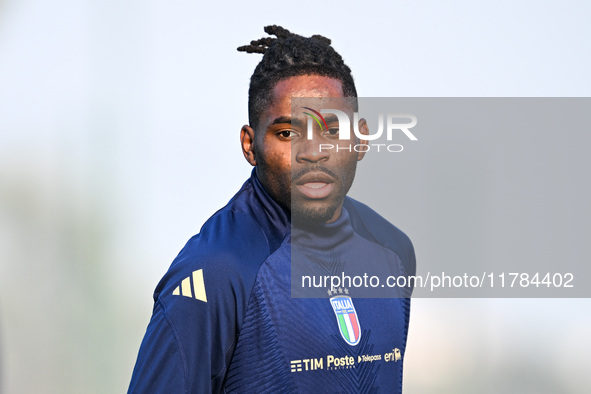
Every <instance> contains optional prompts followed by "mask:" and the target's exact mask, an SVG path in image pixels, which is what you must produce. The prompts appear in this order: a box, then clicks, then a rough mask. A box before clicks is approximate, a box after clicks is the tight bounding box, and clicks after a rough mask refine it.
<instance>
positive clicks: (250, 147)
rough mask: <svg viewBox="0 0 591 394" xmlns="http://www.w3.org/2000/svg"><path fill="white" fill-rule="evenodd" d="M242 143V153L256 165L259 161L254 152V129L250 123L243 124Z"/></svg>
mask: <svg viewBox="0 0 591 394" xmlns="http://www.w3.org/2000/svg"><path fill="white" fill-rule="evenodd" d="M240 144H241V145H242V154H244V158H245V159H246V161H247V162H249V163H250V165H251V166H256V165H257V161H256V159H255V154H254V130H253V129H252V127H250V126H248V125H244V126H242V130H240Z"/></svg>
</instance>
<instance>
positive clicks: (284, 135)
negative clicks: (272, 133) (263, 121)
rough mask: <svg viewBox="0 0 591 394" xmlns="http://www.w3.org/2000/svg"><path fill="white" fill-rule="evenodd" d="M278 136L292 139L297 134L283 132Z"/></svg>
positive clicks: (291, 131)
mask: <svg viewBox="0 0 591 394" xmlns="http://www.w3.org/2000/svg"><path fill="white" fill-rule="evenodd" d="M278 135H279V136H280V137H283V138H292V137H295V133H294V132H293V130H281V131H280V132H279V133H278Z"/></svg>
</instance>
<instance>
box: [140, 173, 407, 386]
mask: <svg viewBox="0 0 591 394" xmlns="http://www.w3.org/2000/svg"><path fill="white" fill-rule="evenodd" d="M321 227H322V228H318V231H317V232H315V233H314V234H313V236H312V235H311V233H310V231H309V229H307V230H306V231H304V230H301V229H296V228H294V229H293V232H292V226H291V222H290V218H289V212H288V211H286V210H285V209H284V208H282V207H281V206H280V205H279V204H278V203H277V202H276V201H274V200H273V198H271V197H270V196H269V195H268V194H267V193H266V191H265V190H264V188H263V187H262V185H261V184H260V182H259V180H258V179H257V177H256V175H255V172H254V171H253V173H252V176H251V178H250V179H248V180H247V181H246V182H245V183H244V185H243V186H242V188H241V189H240V191H239V192H238V193H237V194H236V195H235V196H234V197H233V198H232V200H230V202H229V203H228V205H226V206H225V207H224V208H222V209H220V210H219V211H218V212H216V213H215V214H214V215H213V216H212V217H211V218H210V219H209V220H208V221H207V222H206V223H205V224H204V225H203V227H202V228H201V231H200V233H199V234H197V235H195V236H194V237H192V238H191V239H190V240H189V242H188V243H187V244H186V246H185V247H184V248H183V249H182V250H181V252H180V253H179V255H178V256H177V257H176V259H175V260H174V261H173V263H172V265H171V266H170V268H169V270H168V272H167V273H166V274H165V275H164V277H163V278H162V280H161V281H160V283H159V284H158V286H157V287H156V290H155V293H154V309H153V314H152V318H151V320H150V323H149V325H148V328H147V330H146V334H145V336H144V339H143V341H142V344H141V347H140V350H139V355H138V358H137V362H136V365H135V368H134V371H133V376H132V379H131V384H130V387H129V391H128V392H129V393H209V392H213V393H219V392H228V393H229V392H237V393H246V392H256V393H263V392H269V393H282V392H286V393H287V392H301V393H316V392H318V393H329V392H343V393H374V392H385V393H397V392H398V393H400V392H402V363H403V361H404V353H405V349H406V338H407V332H408V322H409V313H410V300H409V299H408V298H381V299H375V298H372V299H370V298H355V296H354V292H351V293H348V292H349V289H347V288H346V287H345V288H340V289H338V290H337V289H334V293H333V294H332V295H331V297H330V298H328V297H326V298H291V260H292V255H293V256H295V254H294V253H295V252H292V244H293V245H294V246H296V245H297V248H294V250H296V249H297V255H298V258H302V259H303V260H304V261H305V262H311V263H312V265H315V266H322V265H323V264H325V265H327V266H331V265H332V266H334V262H335V261H336V262H337V263H338V264H337V265H338V266H339V267H341V268H342V267H345V268H346V267H349V268H351V269H353V270H356V269H357V271H359V272H362V271H363V268H364V267H372V266H373V267H379V266H384V267H394V268H393V270H394V271H392V269H390V268H389V269H390V271H392V272H393V273H394V274H396V275H414V274H415V255H414V250H413V247H412V244H411V242H410V240H409V238H408V237H407V236H406V235H405V234H404V233H403V232H401V231H400V230H399V229H397V228H396V227H394V226H393V225H391V224H390V223H389V222H387V221H386V220H385V219H383V218H382V217H380V216H379V215H378V214H376V213H375V212H374V211H372V210H371V209H370V208H368V207H367V206H365V205H363V204H361V203H359V202H357V201H355V200H353V199H351V198H348V197H347V198H346V199H345V203H344V205H343V211H342V214H341V216H340V218H339V219H337V221H335V222H334V223H330V224H327V225H323V226H321ZM294 258H295V257H294ZM339 264H340V265H339Z"/></svg>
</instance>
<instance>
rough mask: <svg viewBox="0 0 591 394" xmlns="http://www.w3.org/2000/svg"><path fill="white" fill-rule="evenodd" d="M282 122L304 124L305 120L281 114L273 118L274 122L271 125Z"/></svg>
mask: <svg viewBox="0 0 591 394" xmlns="http://www.w3.org/2000/svg"><path fill="white" fill-rule="evenodd" d="M282 123H289V124H293V125H294V126H302V125H303V124H304V122H303V121H302V120H301V119H297V118H295V119H292V117H291V116H280V117H278V118H275V119H273V122H271V125H274V124H282Z"/></svg>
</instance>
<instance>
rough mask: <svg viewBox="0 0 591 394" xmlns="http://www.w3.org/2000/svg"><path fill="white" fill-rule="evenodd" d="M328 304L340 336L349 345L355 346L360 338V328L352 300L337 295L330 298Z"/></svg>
mask: <svg viewBox="0 0 591 394" xmlns="http://www.w3.org/2000/svg"><path fill="white" fill-rule="evenodd" d="M330 304H331V305H332V309H333V310H334V313H335V315H336V317H337V323H338V325H339V331H340V332H341V336H342V337H343V339H344V340H345V342H347V343H348V344H349V345H351V346H355V345H357V344H358V343H359V339H360V338H361V327H360V326H359V319H358V318H357V312H356V311H355V307H354V306H353V300H352V299H351V297H349V296H344V295H338V296H335V297H331V298H330Z"/></svg>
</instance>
